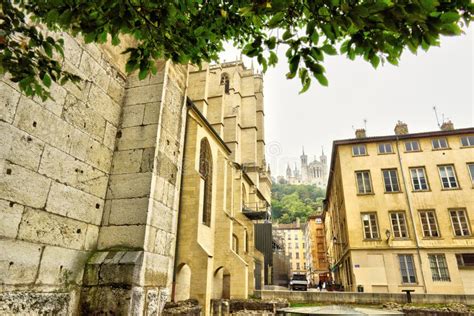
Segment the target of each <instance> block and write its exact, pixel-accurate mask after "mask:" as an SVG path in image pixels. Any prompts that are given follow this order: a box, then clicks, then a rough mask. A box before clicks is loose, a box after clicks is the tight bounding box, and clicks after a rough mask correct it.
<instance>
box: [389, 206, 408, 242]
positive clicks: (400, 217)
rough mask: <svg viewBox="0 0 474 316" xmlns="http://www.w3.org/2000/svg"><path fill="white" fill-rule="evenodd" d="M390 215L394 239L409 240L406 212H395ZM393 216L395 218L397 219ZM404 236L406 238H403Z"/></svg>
mask: <svg viewBox="0 0 474 316" xmlns="http://www.w3.org/2000/svg"><path fill="white" fill-rule="evenodd" d="M389 214H390V224H391V225H392V232H393V237H394V238H399V239H405V238H409V235H408V227H407V219H406V216H405V212H403V211H393V212H390V213H389ZM393 216H395V218H394V217H393ZM394 220H395V223H394ZM395 225H396V226H395ZM397 233H398V236H397ZM403 234H405V236H403Z"/></svg>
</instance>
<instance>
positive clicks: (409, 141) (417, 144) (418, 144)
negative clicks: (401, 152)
mask: <svg viewBox="0 0 474 316" xmlns="http://www.w3.org/2000/svg"><path fill="white" fill-rule="evenodd" d="M413 144H416V146H417V147H418V148H417V149H413ZM408 145H410V148H409V147H408ZM405 151H406V152H417V151H421V147H420V142H419V141H417V140H407V141H405Z"/></svg>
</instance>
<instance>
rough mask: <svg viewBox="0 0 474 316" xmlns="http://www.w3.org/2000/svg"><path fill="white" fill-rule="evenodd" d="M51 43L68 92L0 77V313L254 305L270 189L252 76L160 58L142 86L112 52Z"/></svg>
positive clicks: (258, 92) (258, 81)
mask: <svg viewBox="0 0 474 316" xmlns="http://www.w3.org/2000/svg"><path fill="white" fill-rule="evenodd" d="M58 36H61V37H62V38H64V40H65V55H66V57H65V59H64V60H63V66H64V68H65V69H67V70H68V71H70V72H73V73H76V74H78V75H79V76H81V77H82V78H83V79H84V80H83V81H81V82H80V83H79V86H76V85H74V84H69V83H68V84H66V85H65V86H58V85H53V87H52V96H53V98H54V100H48V101H46V102H41V101H40V100H38V99H30V98H28V97H26V96H24V95H22V94H21V93H20V91H19V88H18V86H17V84H15V83H13V82H11V81H10V80H9V79H8V77H2V78H0V135H1V137H0V284H1V287H0V314H12V313H14V314H15V313H20V314H58V315H75V314H119V315H127V314H133V315H141V314H147V315H156V314H157V312H158V311H159V309H160V308H161V307H162V305H163V302H164V301H166V300H168V301H169V300H178V299H180V298H187V297H190V298H196V299H198V300H199V302H200V304H201V305H202V306H203V307H204V311H205V312H206V313H208V312H209V307H208V306H209V300H210V299H211V298H221V297H239V298H245V297H247V296H248V295H250V294H252V292H253V289H254V288H256V287H258V286H259V284H258V282H257V281H258V280H261V277H260V275H259V274H261V273H262V272H261V271H263V269H262V266H261V265H259V264H258V263H259V262H261V260H262V258H261V257H262V255H261V254H260V253H259V252H258V251H257V250H255V249H254V248H253V240H252V238H253V223H254V222H255V221H256V220H261V218H265V216H266V215H265V214H267V212H268V211H267V210H268V205H269V201H270V186H271V182H270V177H269V175H268V173H267V171H266V168H265V157H264V146H265V142H264V136H263V118H264V112H263V93H262V91H263V90H262V78H261V77H260V76H259V75H256V74H254V73H253V71H252V70H251V69H245V67H244V66H243V65H242V63H241V62H240V63H236V64H234V65H232V67H228V70H226V71H224V70H222V69H224V68H225V67H224V66H222V67H221V66H218V67H214V68H212V67H208V66H205V67H204V68H203V69H204V70H202V71H198V70H197V69H195V68H194V67H192V66H187V65H184V66H182V65H174V64H172V63H170V62H167V61H161V62H158V73H157V74H156V75H154V76H150V77H148V78H146V79H145V80H142V81H139V80H138V78H137V75H136V74H133V75H130V76H127V75H125V72H124V69H125V63H126V56H124V55H122V54H121V51H122V50H123V47H113V46H111V45H87V44H85V43H84V42H83V41H82V40H81V39H78V38H73V37H71V36H69V35H68V34H65V33H62V34H58ZM122 42H123V43H125V42H127V41H126V39H124V40H123V41H122ZM223 72H226V73H227V75H228V76H229V77H227V81H226V80H224V81H221V73H223ZM219 98H221V99H226V100H227V101H222V100H220V99H219ZM219 100H220V101H219ZM235 109H237V110H235ZM235 111H236V112H235ZM203 144H204V145H203ZM204 147H205V148H207V149H206V150H205V154H204V155H203V154H202V152H203V148H204ZM203 159H204V163H203V162H202V161H203ZM203 166H204V167H203ZM203 170H204V171H203ZM206 170H207V171H206ZM210 170H212V172H210ZM209 174H211V176H209ZM203 210H206V211H207V213H206V217H203ZM188 222H194V223H195V225H194V226H189V227H186V225H189V223H188ZM203 223H205V224H206V225H203ZM192 243H193V245H195V246H196V247H195V249H196V251H198V252H199V254H196V256H194V257H191V258H190V257H186V249H185V247H186V245H188V244H192ZM185 264H187V265H189V266H190V267H191V266H192V268H191V269H190V272H191V274H190V275H189V274H185V275H184V276H183V274H179V273H178V271H179V270H180V268H182V267H184V265H185ZM233 265H234V266H233ZM213 278H214V279H213ZM229 278H230V280H234V281H239V282H240V283H239V282H237V283H239V284H238V286H236V287H234V286H233V285H231V286H229V285H228V284H227V283H226V282H227V281H228V280H229ZM183 280H184V281H183ZM256 280H257V281H256ZM191 285H192V286H191ZM180 287H181V289H186V288H188V289H189V288H190V289H191V290H190V291H188V292H186V291H180V292H179V293H178V291H177V290H176V289H177V288H178V289H179V288H180ZM196 287H199V288H200V289H201V292H196ZM183 293H188V294H187V295H183ZM180 295H181V297H180ZM183 296H184V297H183Z"/></svg>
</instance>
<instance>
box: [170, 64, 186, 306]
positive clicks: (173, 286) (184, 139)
mask: <svg viewBox="0 0 474 316" xmlns="http://www.w3.org/2000/svg"><path fill="white" fill-rule="evenodd" d="M188 83H189V64H188V67H187V69H186V85H185V87H184V107H185V114H184V137H183V157H182V159H183V161H182V164H181V180H180V183H179V186H180V189H179V201H178V222H177V224H176V242H175V248H174V262H173V266H174V267H173V284H172V289H171V300H172V301H173V302H176V301H175V299H176V276H177V275H176V274H177V271H176V270H177V268H178V244H179V238H178V237H179V222H180V217H181V211H180V207H181V198H182V196H183V190H182V185H183V179H184V168H185V157H186V138H187V135H188V111H189V109H188Z"/></svg>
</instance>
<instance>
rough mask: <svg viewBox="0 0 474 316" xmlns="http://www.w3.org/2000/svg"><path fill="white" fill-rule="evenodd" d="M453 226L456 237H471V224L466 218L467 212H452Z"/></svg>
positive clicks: (460, 210) (461, 210)
mask: <svg viewBox="0 0 474 316" xmlns="http://www.w3.org/2000/svg"><path fill="white" fill-rule="evenodd" d="M449 214H450V215H451V224H452V225H453V231H454V235H455V236H470V235H471V232H470V230H469V224H468V221H467V217H466V210H463V209H457V210H450V211H449Z"/></svg>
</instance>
